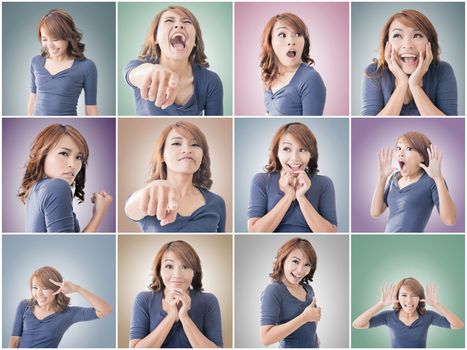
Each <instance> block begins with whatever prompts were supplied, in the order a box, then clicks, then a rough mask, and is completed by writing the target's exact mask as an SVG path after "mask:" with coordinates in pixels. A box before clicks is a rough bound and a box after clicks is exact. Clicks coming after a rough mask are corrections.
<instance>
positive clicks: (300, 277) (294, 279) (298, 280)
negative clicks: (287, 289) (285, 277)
mask: <svg viewBox="0 0 467 350" xmlns="http://www.w3.org/2000/svg"><path fill="white" fill-rule="evenodd" d="M290 276H291V277H292V280H293V281H295V282H296V283H298V282H300V281H301V280H302V278H303V277H302V276H298V275H296V274H294V273H293V272H291V273H290Z"/></svg>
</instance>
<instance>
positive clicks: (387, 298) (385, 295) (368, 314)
mask: <svg viewBox="0 0 467 350" xmlns="http://www.w3.org/2000/svg"><path fill="white" fill-rule="evenodd" d="M393 292H394V285H393V284H390V283H387V284H386V285H385V286H384V287H383V288H382V289H381V298H380V301H379V302H378V303H376V304H375V305H373V306H372V307H370V308H369V309H368V310H366V311H365V312H364V313H362V314H361V315H360V316H358V317H357V318H356V319H355V320H354V321H353V322H352V327H354V328H357V329H365V328H368V327H369V326H370V319H371V318H372V317H373V316H375V315H376V314H377V313H378V312H380V311H381V310H382V309H384V308H385V307H386V306H388V305H391V303H392V302H393V300H392V294H393Z"/></svg>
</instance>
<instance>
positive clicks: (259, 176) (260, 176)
mask: <svg viewBox="0 0 467 350" xmlns="http://www.w3.org/2000/svg"><path fill="white" fill-rule="evenodd" d="M278 176H279V172H278V171H272V172H270V173H267V172H266V173H256V174H255V176H253V181H254V182H258V181H260V182H268V181H271V179H276V178H277V177H278Z"/></svg>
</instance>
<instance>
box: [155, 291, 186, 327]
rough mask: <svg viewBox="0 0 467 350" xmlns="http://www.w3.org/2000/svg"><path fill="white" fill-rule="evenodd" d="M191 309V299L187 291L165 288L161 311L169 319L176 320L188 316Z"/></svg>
mask: <svg viewBox="0 0 467 350" xmlns="http://www.w3.org/2000/svg"><path fill="white" fill-rule="evenodd" d="M190 308H191V298H190V295H189V291H188V290H186V289H183V288H167V289H166V290H165V296H164V299H163V301H162V309H163V310H164V311H165V312H167V315H168V316H169V317H174V318H175V319H176V320H179V319H182V318H183V317H185V316H188V311H189V310H190Z"/></svg>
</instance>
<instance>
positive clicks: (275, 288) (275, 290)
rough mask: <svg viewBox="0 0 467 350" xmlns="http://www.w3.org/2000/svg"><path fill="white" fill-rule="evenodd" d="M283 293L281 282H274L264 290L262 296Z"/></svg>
mask: <svg viewBox="0 0 467 350" xmlns="http://www.w3.org/2000/svg"><path fill="white" fill-rule="evenodd" d="M283 291H284V285H283V284H282V283H281V282H278V281H274V282H271V283H269V284H268V285H267V286H266V288H264V291H263V293H264V294H281V293H282V292H283Z"/></svg>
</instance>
